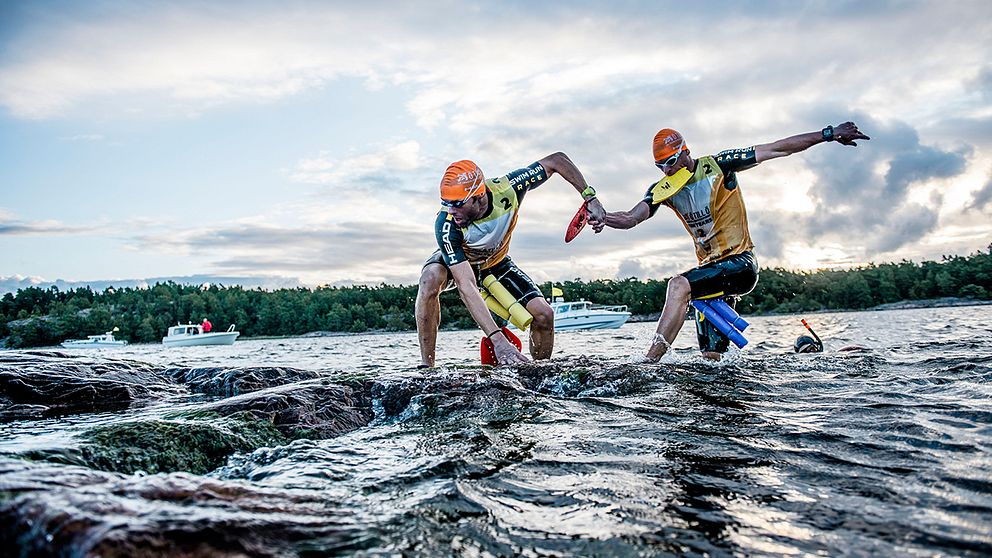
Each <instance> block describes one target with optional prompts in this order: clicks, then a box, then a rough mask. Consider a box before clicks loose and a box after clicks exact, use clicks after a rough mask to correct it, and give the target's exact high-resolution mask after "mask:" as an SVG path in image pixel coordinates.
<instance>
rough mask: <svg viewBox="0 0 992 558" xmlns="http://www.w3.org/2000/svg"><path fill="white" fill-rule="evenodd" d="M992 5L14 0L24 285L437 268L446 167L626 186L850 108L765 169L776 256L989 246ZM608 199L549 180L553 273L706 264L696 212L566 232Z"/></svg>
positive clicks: (17, 263) (297, 280)
mask: <svg viewBox="0 0 992 558" xmlns="http://www.w3.org/2000/svg"><path fill="white" fill-rule="evenodd" d="M990 60H992V3H990V2H987V1H968V0H960V1H955V2H936V1H934V2H913V1H872V2H863V1H860V0H859V1H821V2H803V1H795V0H788V1H765V2H758V1H756V2H739V1H725V2H724V1H712V2H691V3H659V2H650V1H645V2H623V1H621V2H609V3H606V2H583V1H571V2H540V1H529V2H505V1H504V2H485V1H481V2H458V1H450V2H446V1H441V2H431V1H424V2H412V3H410V2H376V1H371V2H361V3H359V2H345V1H342V2H334V1H320V2H294V1H288V2H285V1H282V2H251V1H238V2H233V1H232V2H225V1H213V2H209V1H196V2H168V1H140V0H139V1H126V2H125V1H101V0H94V1H87V2H76V1H46V0H33V1H27V2H17V1H12V0H7V1H5V2H2V3H0V292H7V291H10V290H16V289H17V288H19V287H24V286H28V285H32V284H38V285H46V284H49V283H54V282H56V281H59V283H58V284H59V285H62V286H73V285H81V284H91V285H96V286H106V285H109V284H125V282H127V281H131V282H135V281H137V282H141V281H145V282H147V281H155V280H161V279H168V278H175V279H179V280H189V281H190V282H194V283H200V282H221V283H223V284H235V283H237V284H244V285H247V286H265V287H279V286H294V285H303V286H317V285H324V284H331V285H348V284H356V283H358V284H378V283H382V282H385V283H387V284H407V285H409V284H415V283H416V282H417V279H418V277H419V273H420V269H421V266H422V264H423V262H424V260H425V259H426V258H427V257H429V256H430V255H431V253H432V252H433V251H434V250H435V249H436V247H437V243H436V240H435V238H434V232H433V221H434V216H435V214H436V213H437V211H438V210H439V204H438V183H439V182H440V177H441V175H442V174H443V172H444V170H445V168H446V167H447V165H448V164H449V163H451V162H453V161H456V160H459V159H472V160H474V161H475V162H476V163H478V164H479V166H480V167H481V168H482V169H483V171H484V172H485V173H486V175H487V176H489V177H493V176H499V175H502V174H505V173H506V172H508V171H511V170H514V169H517V168H521V167H524V166H527V165H529V164H531V163H532V162H534V161H537V160H539V159H541V158H543V157H544V156H546V155H548V154H551V153H554V152H557V151H561V152H564V153H566V154H567V155H568V156H569V157H570V158H571V160H572V161H573V162H574V163H575V164H576V166H577V167H578V168H579V169H580V171H581V172H582V173H583V175H584V177H585V178H586V180H587V181H588V182H589V184H591V185H593V186H594V187H595V188H596V189H597V191H598V192H599V197H600V199H601V200H602V201H603V203H604V205H605V206H606V208H607V209H608V210H611V211H615V210H627V209H630V208H631V207H633V206H634V205H635V204H636V203H637V202H638V200H639V199H640V197H641V196H642V194H643V193H644V191H645V190H646V188H647V187H648V186H649V185H650V184H651V183H652V182H654V181H656V180H658V179H659V178H660V176H661V174H660V171H659V170H658V169H657V168H655V166H654V161H653V158H652V155H651V141H652V139H653V137H654V135H655V133H656V132H657V131H658V130H659V129H661V128H666V127H667V128H675V129H678V130H679V131H681V132H682V133H683V135H684V136H685V138H686V142H687V145H688V146H689V148H690V150H691V152H692V154H693V155H694V156H702V155H707V154H715V153H717V152H719V151H721V150H724V149H729V148H739V147H747V146H750V145H755V144H761V143H767V142H771V141H775V140H777V139H781V138H784V137H787V136H790V135H793V134H798V133H803V132H810V131H818V130H820V129H821V128H823V127H824V126H826V125H828V124H833V125H836V124H839V123H841V122H844V121H847V120H852V121H854V122H856V123H857V124H858V125H859V127H860V128H861V130H862V131H863V132H865V133H866V134H868V135H869V136H871V138H872V139H871V141H867V142H861V143H860V145H859V146H858V147H855V148H852V147H845V146H842V145H840V144H836V143H828V144H821V145H816V146H814V147H812V148H810V149H809V150H807V151H804V152H802V153H799V154H795V155H792V156H790V157H788V158H784V159H776V160H773V161H769V162H766V163H764V164H762V165H759V166H758V167H756V168H754V169H751V170H748V171H746V172H742V173H741V174H740V175H739V181H740V185H741V191H742V193H743V195H744V200H745V203H746V205H747V209H748V218H749V222H750V230H751V236H752V238H753V239H754V242H755V249H754V250H755V254H756V255H757V258H758V261H759V264H760V265H761V266H763V267H773V266H780V267H786V268H789V269H796V270H812V269H817V268H835V267H850V266H858V265H865V264H868V263H870V262H874V263H882V262H890V261H901V260H904V259H909V260H913V261H922V260H927V259H940V257H941V256H942V255H945V254H961V255H967V254H969V253H973V252H975V251H978V250H982V251H984V250H986V249H988V247H989V245H990V243H992V219H990V218H989V217H990V214H992V150H990V148H992V62H990ZM580 202H581V199H580V198H579V196H578V194H577V193H576V192H575V191H574V190H573V189H572V187H571V186H570V185H569V184H568V183H567V182H565V181H564V180H562V179H561V178H560V177H555V178H553V179H552V180H550V181H548V182H547V183H545V184H543V185H542V186H541V187H540V188H538V189H537V190H535V191H534V192H531V193H530V194H529V195H528V196H527V197H526V199H525V201H524V204H523V207H522V210H521V217H520V221H519V224H518V226H517V229H516V232H515V233H514V236H513V241H512V244H511V248H510V254H511V256H512V257H513V259H514V261H515V262H516V263H517V265H518V266H519V267H521V269H523V270H524V271H526V272H527V273H528V274H529V275H530V276H531V277H533V278H534V279H535V280H537V281H541V282H543V281H548V280H554V281H556V280H566V279H573V278H582V279H586V280H589V279H622V278H626V277H637V278H640V279H649V278H651V279H663V278H665V277H668V276H671V275H672V274H674V273H678V272H680V271H684V270H686V269H689V268H691V267H692V266H693V265H695V257H694V250H693V245H692V241H691V239H690V238H689V236H688V235H687V234H686V232H685V230H684V229H683V228H682V225H681V224H680V222H679V221H678V219H677V218H676V216H675V215H674V213H672V212H671V211H669V210H666V209H664V208H663V209H662V210H660V211H659V212H658V213H657V214H656V215H655V216H654V217H653V218H651V219H649V220H647V221H645V222H644V223H642V224H640V225H639V226H638V227H636V228H635V229H632V230H627V231H617V230H607V231H605V232H603V233H602V234H599V235H595V234H593V233H592V232H591V231H585V232H583V234H582V235H580V236H579V237H578V238H577V239H576V240H575V241H573V242H572V243H570V244H568V245H566V244H565V243H564V241H563V236H564V231H565V227H566V225H567V224H568V222H569V220H570V218H571V216H572V214H573V213H574V212H575V210H576V209H577V207H578V205H579V203H580Z"/></svg>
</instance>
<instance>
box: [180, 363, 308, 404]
mask: <svg viewBox="0 0 992 558" xmlns="http://www.w3.org/2000/svg"><path fill="white" fill-rule="evenodd" d="M165 374H166V375H168V376H169V377H171V378H172V379H173V380H174V381H176V382H179V383H182V384H186V386H187V387H188V388H189V390H190V391H195V392H197V393H204V394H207V395H218V396H221V397H230V396H232V395H241V394H243V393H250V392H253V391H259V390H262V389H266V388H271V387H276V386H282V385H286V384H291V383H295V382H300V381H304V380H313V379H316V378H319V377H320V376H321V374H320V373H318V372H315V371H313V370H301V369H299V368H289V367H279V366H273V367H268V366H265V367H262V366H256V367H243V368H217V367H211V368H170V369H167V370H166V371H165Z"/></svg>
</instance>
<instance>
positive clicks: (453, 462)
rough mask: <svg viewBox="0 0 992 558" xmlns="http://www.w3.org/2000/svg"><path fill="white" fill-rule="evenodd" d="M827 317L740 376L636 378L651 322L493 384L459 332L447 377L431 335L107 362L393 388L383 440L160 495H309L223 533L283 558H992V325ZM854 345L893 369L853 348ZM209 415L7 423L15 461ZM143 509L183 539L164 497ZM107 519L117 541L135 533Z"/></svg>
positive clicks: (745, 357)
mask: <svg viewBox="0 0 992 558" xmlns="http://www.w3.org/2000/svg"><path fill="white" fill-rule="evenodd" d="M805 317H806V318H807V319H808V320H809V321H810V323H811V324H812V325H813V326H814V328H816V330H817V333H819V334H820V336H821V337H822V338H823V340H824V341H825V342H826V347H827V350H826V352H825V353H824V354H818V355H794V354H792V353H791V347H792V343H793V341H794V340H795V338H796V337H797V336H798V335H801V334H802V333H803V331H804V330H803V329H802V326H801V325H800V323H799V317H796V316H783V317H754V318H749V321H750V322H751V324H752V326H751V328H749V329H748V330H747V336H748V338H749V339H750V341H751V344H750V345H749V346H748V347H747V348H746V349H745V350H744V351H743V352H742V353H739V354H735V355H732V357H731V358H729V359H727V361H726V362H723V363H719V364H714V363H711V362H708V361H705V360H703V359H701V358H700V357H699V356H698V354H697V352H696V351H695V350H694V348H693V347H694V342H695V341H694V335H693V333H692V331H691V328H685V329H684V330H683V332H682V335H681V336H680V338H679V339H678V341H677V342H676V344H675V349H676V350H675V351H674V352H673V353H671V354H670V355H667V356H666V357H665V359H663V361H662V363H660V364H657V365H641V364H633V363H632V362H631V359H630V357H631V356H636V355H640V354H641V353H642V352H643V350H644V349H645V348H646V346H647V343H648V341H649V339H650V337H651V335H652V334H653V329H654V324H643V323H641V324H628V325H626V326H624V327H623V328H622V329H620V330H613V331H588V332H564V333H560V334H558V336H557V340H556V349H555V355H554V359H553V361H552V363H551V364H549V365H544V366H543V367H536V368H526V367H523V368H521V369H520V370H516V371H514V370H505V369H499V370H496V371H489V370H486V369H481V368H477V367H474V366H470V365H472V364H473V359H474V358H476V357H477V355H478V343H479V339H480V337H481V335H480V334H479V333H478V332H475V331H457V332H442V333H441V335H440V339H439V343H438V346H439V351H438V357H439V365H440V366H441V368H440V369H439V370H436V371H432V372H431V373H430V374H432V376H431V379H430V380H429V381H422V378H420V376H418V374H419V372H417V371H416V370H414V366H415V365H416V364H417V362H418V361H419V358H418V356H417V355H418V349H417V343H416V336H415V334H414V333H401V334H369V335H354V336H338V337H325V338H299V339H269V340H242V341H238V342H237V343H236V344H235V345H233V346H230V347H187V348H172V349H165V348H164V347H161V346H158V345H144V346H143V345H132V346H129V347H126V348H123V349H120V350H113V351H109V350H108V351H101V352H100V353H99V354H100V355H103V356H107V357H113V358H129V359H136V360H141V361H144V362H148V363H152V364H154V365H157V366H160V367H163V368H166V367H170V366H185V367H207V366H218V367H227V368H233V367H249V366H287V367H294V368H301V369H307V370H314V371H321V372H322V373H326V374H340V373H342V372H344V373H359V374H361V375H368V376H371V377H373V378H375V379H376V382H375V384H376V386H377V387H374V388H373V391H372V393H373V395H374V396H376V397H378V399H376V400H375V401H373V403H372V407H373V409H375V410H376V416H375V418H374V419H373V421H372V422H371V424H369V425H368V426H366V427H363V428H358V429H355V430H351V431H349V432H346V433H344V434H342V435H340V436H337V437H335V438H331V439H324V440H309V439H300V440H295V441H292V442H290V443H287V444H286V445H281V446H278V447H264V448H261V449H257V450H255V451H253V452H247V453H237V454H235V455H233V456H232V457H230V458H229V459H228V460H227V464H226V465H225V466H223V467H221V468H219V469H217V470H215V471H213V472H211V473H210V474H209V475H207V476H206V477H205V478H202V477H196V476H190V475H186V476H182V475H183V474H181V473H174V474H172V475H168V476H161V477H160V478H161V479H169V478H176V479H186V480H184V481H183V482H207V481H209V482H213V483H222V484H223V483H229V484H231V485H233V484H234V483H244V486H247V487H250V489H251V490H254V491H259V492H260V493H263V494H266V495H267V496H266V498H278V497H279V496H278V495H280V494H282V495H287V496H286V497H287V498H289V496H288V495H293V496H292V498H294V500H292V502H293V503H292V504H289V503H285V502H284V503H283V504H281V505H284V506H286V508H287V509H299V508H294V507H293V506H304V509H306V510H308V511H307V512H306V513H304V512H299V511H297V512H293V513H284V514H282V515H279V514H276V513H274V512H273V511H272V510H271V509H268V508H265V509H263V507H259V506H254V505H253V506H248V505H242V506H241V507H240V508H239V507H237V506H234V507H232V505H231V504H228V505H227V506H226V507H223V509H224V510H226V511H225V513H230V514H232V515H230V516H228V519H227V521H228V523H227V524H225V525H227V527H225V526H221V525H220V524H219V523H218V524H211V528H212V529H215V530H219V531H223V532H228V531H225V529H233V527H230V526H231V525H239V524H240V525H254V524H256V523H261V524H268V525H270V527H271V529H272V533H273V535H272V537H271V539H272V540H269V544H273V545H275V546H274V547H273V548H276V549H277V550H271V549H269V550H267V551H266V552H270V551H271V554H273V555H277V554H279V553H285V554H287V555H323V554H326V553H332V552H333V553H359V554H363V555H394V554H407V555H450V554H455V555H473V556H475V555H486V556H516V555H530V556H575V555H584V556H613V555H621V556H626V555H728V554H735V555H794V554H798V555H810V554H825V555H838V554H840V555H883V556H893V555H923V556H926V555H932V556H937V555H975V556H978V555H989V554H992V534H990V533H992V519H990V518H992V403H990V401H992V397H990V396H992V307H988V306H983V307H967V308H953V309H935V310H905V311H889V312H875V313H868V312H866V313H845V314H816V315H810V316H805ZM850 344H858V345H864V346H867V347H869V348H870V349H871V350H869V351H867V352H857V353H843V352H837V349H839V348H840V347H843V346H845V345H850ZM88 354H94V353H88ZM400 393H402V394H405V395H403V396H402V397H400V396H398V395H397V394H400ZM386 398H392V399H390V401H389V402H386V401H385V399H386ZM198 401H199V399H197V397H194V396H190V395H181V396H175V397H173V398H171V399H169V400H168V401H166V402H158V403H151V404H148V405H145V406H142V407H138V408H135V409H132V410H129V411H127V412H126V413H101V414H91V415H75V416H69V417H64V418H58V419H45V420H39V421H18V422H14V423H8V424H6V425H4V426H3V428H4V430H3V433H2V435H0V451H2V452H6V453H16V452H17V451H21V450H24V449H37V448H41V447H54V446H58V445H60V444H65V443H67V440H70V439H71V438H72V436H73V434H74V433H77V432H80V431H82V430H84V429H87V428H91V427H92V426H93V425H94V424H105V423H109V422H115V421H121V420H124V418H127V419H129V420H135V419H137V418H141V417H143V416H144V417H155V416H161V415H162V414H163V413H165V412H166V411H165V409H170V410H173V409H175V408H179V407H182V406H183V405H186V406H189V408H195V407H196V405H197V404H198ZM396 401H401V402H402V404H398V405H397V404H395V402H396ZM4 478H5V477H4V476H3V474H2V473H0V483H2V482H3V479H4ZM129 479H133V480H129ZM190 479H192V480H190ZM115 482H120V483H121V485H122V486H128V483H134V485H135V486H137V484H139V481H138V480H137V478H135V477H128V476H124V477H122V480H119V481H115ZM140 482H155V481H154V480H143V481H140ZM176 482H179V481H176ZM223 486H228V484H223ZM120 490H121V491H125V492H126V490H125V489H120ZM272 495H275V496H272ZM67 498H68V497H67ZM323 505H326V506H328V509H333V510H334V511H333V516H334V518H335V519H334V521H335V523H334V527H333V529H330V528H329V527H328V525H327V523H325V522H323V520H319V519H316V518H315V517H316V516H315V515H313V514H314V512H313V510H314V509H315V506H316V507H317V508H319V507H320V506H323ZM192 506H193V507H194V508H196V507H197V506H199V509H200V512H201V514H202V515H203V516H204V517H211V514H212V513H213V512H214V511H216V509H220V508H217V505H216V504H214V503H212V502H211V501H206V500H205V501H202V502H199V503H195V504H192ZM141 512H142V517H144V518H145V519H144V520H143V521H146V522H147V523H148V524H149V525H151V526H152V527H155V528H159V529H161V528H163V526H164V525H168V524H171V523H170V522H174V521H176V520H177V519H176V517H175V515H174V514H172V513H170V512H169V511H168V510H167V506H166V505H165V504H164V503H162V502H160V501H158V500H155V499H154V498H147V497H146V499H145V500H142V503H141ZM88 513H92V512H88ZM104 513H107V514H110V515H112V514H113V512H107V511H105V512H104ZM294 513H295V514H297V515H295V516H294ZM328 513H330V512H328ZM308 514H310V515H308ZM317 515H319V514H317ZM294 517H296V519H294ZM106 521H107V523H106V525H105V528H106V532H105V533H104V535H102V536H111V535H108V534H107V533H110V534H112V533H114V532H115V529H122V530H123V529H125V528H124V527H116V526H114V525H115V524H114V522H113V520H112V518H111V519H107V520H106ZM180 521H181V520H180ZM208 521H209V520H208ZM308 526H309V527H308ZM308 533H309V535H308ZM194 538H195V537H194ZM273 541H281V542H273ZM232 544H233V543H232Z"/></svg>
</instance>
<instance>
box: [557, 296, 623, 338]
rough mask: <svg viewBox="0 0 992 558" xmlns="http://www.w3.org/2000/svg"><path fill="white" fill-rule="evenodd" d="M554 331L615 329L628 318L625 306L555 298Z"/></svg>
mask: <svg viewBox="0 0 992 558" xmlns="http://www.w3.org/2000/svg"><path fill="white" fill-rule="evenodd" d="M551 309H552V310H554V311H555V331H569V330H575V329H617V328H619V327H620V326H622V325H623V324H625V323H627V320H628V319H630V312H628V311H627V307H626V306H599V305H596V304H593V303H591V302H589V301H587V300H580V301H578V302H565V301H563V300H561V299H560V298H556V299H555V301H554V302H552V303H551Z"/></svg>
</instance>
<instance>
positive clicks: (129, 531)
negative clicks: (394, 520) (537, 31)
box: [0, 458, 375, 557]
mask: <svg viewBox="0 0 992 558" xmlns="http://www.w3.org/2000/svg"><path fill="white" fill-rule="evenodd" d="M354 516H355V510H351V509H348V508H345V507H344V506H343V504H341V503H340V502H339V501H335V500H331V499H325V498H323V495H322V493H320V492H319V491H303V490H273V489H264V488H259V487H252V486H250V485H247V484H243V483H238V482H230V481H218V480H213V479H207V478H203V477H197V476H193V475H187V474H182V473H179V474H171V475H152V476H145V477H139V476H123V475H120V474H115V473H105V472H99V471H93V470H90V469H84V468H81V467H69V466H64V465H53V464H46V463H31V462H27V461H21V460H14V459H2V458H0V547H2V548H4V549H7V550H8V551H11V550H12V551H15V552H16V551H19V552H20V555H22V556H103V557H125V556H167V557H168V556H175V557H214V556H221V557H225V556H227V557H233V556H260V557H283V556H299V555H304V554H306V555H320V556H327V555H336V554H341V553H344V552H348V551H352V552H353V551H355V550H356V549H361V548H365V547H368V546H370V545H372V544H374V542H375V541H374V539H371V538H370V537H369V535H368V533H366V532H364V531H362V529H361V528H360V527H359V525H358V522H357V521H356V520H355V519H354Z"/></svg>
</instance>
